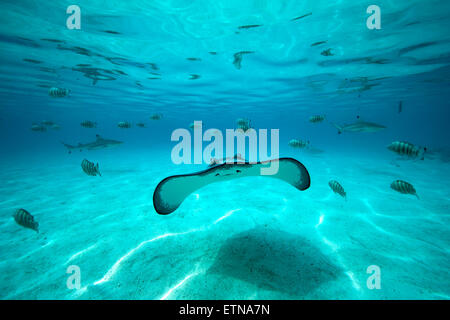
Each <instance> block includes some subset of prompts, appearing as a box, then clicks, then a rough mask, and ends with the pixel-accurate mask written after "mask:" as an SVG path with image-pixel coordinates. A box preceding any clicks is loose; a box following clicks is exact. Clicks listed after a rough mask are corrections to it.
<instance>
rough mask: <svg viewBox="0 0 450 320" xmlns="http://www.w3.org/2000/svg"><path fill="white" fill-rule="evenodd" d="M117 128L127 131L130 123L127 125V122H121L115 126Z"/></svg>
mask: <svg viewBox="0 0 450 320" xmlns="http://www.w3.org/2000/svg"><path fill="white" fill-rule="evenodd" d="M117 126H118V127H119V128H121V129H129V128H131V123H129V122H127V121H121V122H119V123H118V124H117Z"/></svg>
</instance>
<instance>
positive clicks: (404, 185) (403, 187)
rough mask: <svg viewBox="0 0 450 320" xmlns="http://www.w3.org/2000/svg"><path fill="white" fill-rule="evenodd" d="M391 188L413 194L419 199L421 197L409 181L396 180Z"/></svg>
mask: <svg viewBox="0 0 450 320" xmlns="http://www.w3.org/2000/svg"><path fill="white" fill-rule="evenodd" d="M391 188H392V189H394V190H395V191H397V192H400V193H403V194H412V195H414V196H416V197H417V199H419V196H418V195H417V192H416V189H414V187H413V185H412V184H411V183H409V182H406V181H403V180H395V181H394V182H392V183H391Z"/></svg>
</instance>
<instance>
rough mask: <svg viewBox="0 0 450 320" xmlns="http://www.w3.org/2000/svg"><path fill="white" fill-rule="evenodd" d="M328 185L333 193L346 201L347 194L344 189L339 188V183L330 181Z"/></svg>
mask: <svg viewBox="0 0 450 320" xmlns="http://www.w3.org/2000/svg"><path fill="white" fill-rule="evenodd" d="M328 185H329V186H330V188H331V190H333V192H334V193H337V194H339V195H340V196H341V197H343V198H345V199H347V193H346V192H345V191H344V188H343V187H342V186H341V184H340V183H339V182H337V181H336V180H331V181H329V182H328Z"/></svg>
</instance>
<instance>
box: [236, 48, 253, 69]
mask: <svg viewBox="0 0 450 320" xmlns="http://www.w3.org/2000/svg"><path fill="white" fill-rule="evenodd" d="M250 53H253V51H240V52H237V53H235V54H234V60H233V65H234V66H235V67H236V69H240V68H241V63H242V56H243V55H244V54H250Z"/></svg>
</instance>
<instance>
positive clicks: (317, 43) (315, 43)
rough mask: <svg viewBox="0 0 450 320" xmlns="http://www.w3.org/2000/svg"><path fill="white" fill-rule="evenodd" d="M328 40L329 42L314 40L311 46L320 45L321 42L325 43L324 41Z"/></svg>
mask: <svg viewBox="0 0 450 320" xmlns="http://www.w3.org/2000/svg"><path fill="white" fill-rule="evenodd" d="M327 42H328V40H325V41H318V42H314V43H313V44H311V47H315V46H320V45H321V44H324V43H327Z"/></svg>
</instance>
